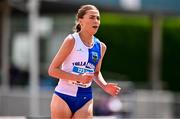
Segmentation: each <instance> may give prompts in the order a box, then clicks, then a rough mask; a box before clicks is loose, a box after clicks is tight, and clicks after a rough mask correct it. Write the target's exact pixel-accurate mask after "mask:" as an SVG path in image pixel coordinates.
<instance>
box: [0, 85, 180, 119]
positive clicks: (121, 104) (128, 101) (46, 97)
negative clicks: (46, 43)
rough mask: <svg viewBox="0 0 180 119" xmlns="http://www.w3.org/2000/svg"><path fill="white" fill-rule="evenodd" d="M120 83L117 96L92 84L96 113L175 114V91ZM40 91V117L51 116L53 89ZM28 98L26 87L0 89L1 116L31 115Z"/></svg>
mask: <svg viewBox="0 0 180 119" xmlns="http://www.w3.org/2000/svg"><path fill="white" fill-rule="evenodd" d="M120 83H121V85H122V86H121V87H122V92H121V94H120V95H119V96H117V97H110V96H108V95H107V94H105V93H104V92H103V91H102V90H101V89H100V88H96V86H93V87H94V88H93V90H94V100H95V101H94V115H95V116H110V117H112V116H116V117H117V118H166V119H173V118H177V117H178V110H176V109H179V108H180V105H179V104H180V102H178V101H179V100H177V101H176V99H175V97H177V94H174V93H171V92H168V91H152V90H135V89H134V88H132V87H131V85H132V84H131V83H130V82H123V83H122V82H120ZM124 84H126V86H127V87H126V86H125V85H124ZM39 94H40V95H39V105H38V106H39V109H40V110H39V117H50V110H49V105H50V101H51V96H52V94H53V91H47V90H46V91H44V90H41V91H40V93H39ZM175 95H176V96H175ZM30 98H31V95H30V94H29V91H28V89H15V88H14V89H12V90H11V91H10V92H8V93H6V94H3V93H2V92H1V90H0V116H26V117H34V116H35V115H33V114H30V105H31V104H30Z"/></svg>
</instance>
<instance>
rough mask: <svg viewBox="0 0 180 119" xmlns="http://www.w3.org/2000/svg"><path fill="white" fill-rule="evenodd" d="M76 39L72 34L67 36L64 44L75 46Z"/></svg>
mask: <svg viewBox="0 0 180 119" xmlns="http://www.w3.org/2000/svg"><path fill="white" fill-rule="evenodd" d="M74 43H75V40H74V38H73V36H72V35H71V34H69V35H68V36H66V38H65V39H64V41H63V45H68V46H74Z"/></svg>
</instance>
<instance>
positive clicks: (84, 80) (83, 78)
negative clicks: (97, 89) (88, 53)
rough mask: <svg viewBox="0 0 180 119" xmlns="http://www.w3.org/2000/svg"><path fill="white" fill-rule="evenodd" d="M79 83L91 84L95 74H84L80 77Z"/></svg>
mask: <svg viewBox="0 0 180 119" xmlns="http://www.w3.org/2000/svg"><path fill="white" fill-rule="evenodd" d="M79 76H80V77H79V80H78V81H79V82H81V83H83V84H87V83H90V82H91V81H92V80H93V79H94V74H93V73H84V74H80V75H79Z"/></svg>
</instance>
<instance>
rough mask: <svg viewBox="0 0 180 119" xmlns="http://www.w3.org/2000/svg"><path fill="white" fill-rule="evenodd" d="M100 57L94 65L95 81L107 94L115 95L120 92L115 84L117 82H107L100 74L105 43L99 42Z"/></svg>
mask: <svg viewBox="0 0 180 119" xmlns="http://www.w3.org/2000/svg"><path fill="white" fill-rule="evenodd" d="M101 49H102V51H101V54H102V55H101V59H100V61H99V63H98V65H97V67H96V72H95V80H94V81H95V82H96V83H97V84H98V85H99V86H100V87H101V88H102V89H103V90H104V91H105V92H107V93H108V94H110V95H112V96H115V95H117V94H118V93H119V92H120V89H121V88H120V87H119V86H118V85H117V84H114V83H107V82H106V81H105V80H104V78H103V76H102V74H101V71H100V69H101V64H102V60H103V57H104V54H105V52H106V49H107V48H106V45H105V44H104V43H101Z"/></svg>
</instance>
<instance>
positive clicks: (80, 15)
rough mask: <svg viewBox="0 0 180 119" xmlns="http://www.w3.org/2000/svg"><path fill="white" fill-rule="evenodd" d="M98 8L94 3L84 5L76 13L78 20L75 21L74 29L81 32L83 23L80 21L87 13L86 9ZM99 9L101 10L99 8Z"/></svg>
mask: <svg viewBox="0 0 180 119" xmlns="http://www.w3.org/2000/svg"><path fill="white" fill-rule="evenodd" d="M94 9H95V10H98V9H97V8H96V7H95V6H94V5H82V6H81V7H80V8H79V9H78V12H77V14H76V21H75V26H74V28H73V31H75V32H79V31H81V25H80V24H79V22H78V19H79V18H83V16H84V15H85V14H86V11H88V10H94ZM98 11H99V10H98Z"/></svg>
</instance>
